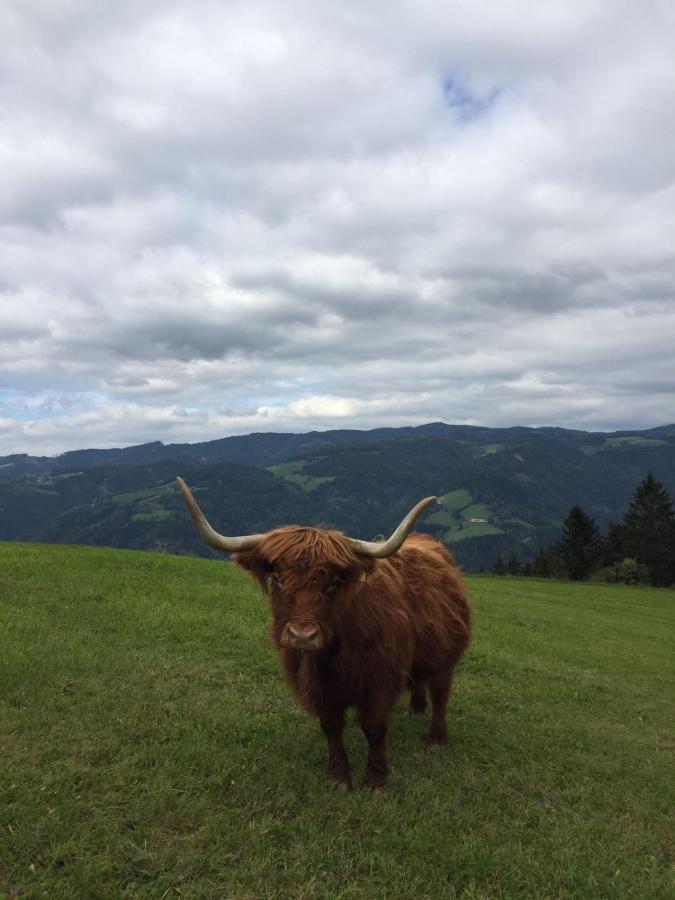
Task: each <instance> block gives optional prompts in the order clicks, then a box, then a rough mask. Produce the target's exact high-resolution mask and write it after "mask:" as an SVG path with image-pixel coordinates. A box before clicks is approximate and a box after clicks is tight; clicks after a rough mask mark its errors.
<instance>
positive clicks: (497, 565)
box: [492, 553, 508, 575]
mask: <svg viewBox="0 0 675 900" xmlns="http://www.w3.org/2000/svg"><path fill="white" fill-rule="evenodd" d="M492 571H493V572H494V574H495V575H506V573H507V572H508V566H507V565H506V561H505V559H504V557H503V556H502V555H501V553H498V554H497V559H496V560H495V561H494V562H493V564H492Z"/></svg>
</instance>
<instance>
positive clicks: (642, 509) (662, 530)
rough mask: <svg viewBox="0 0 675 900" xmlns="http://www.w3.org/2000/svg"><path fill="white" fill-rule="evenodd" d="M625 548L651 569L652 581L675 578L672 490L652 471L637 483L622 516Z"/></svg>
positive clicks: (660, 582) (666, 581)
mask: <svg viewBox="0 0 675 900" xmlns="http://www.w3.org/2000/svg"><path fill="white" fill-rule="evenodd" d="M623 540H624V552H625V553H626V555H627V556H630V557H632V558H633V559H635V560H637V561H638V562H639V563H642V564H643V565H645V566H647V568H648V569H649V575H650V582H651V584H653V585H656V586H660V587H666V586H668V585H669V584H672V583H673V582H674V581H675V512H673V502H672V500H671V498H670V494H669V493H668V491H667V490H666V489H665V488H664V486H663V485H662V484H661V482H659V481H657V480H656V479H655V478H654V476H653V475H652V474H651V472H650V473H649V475H647V477H646V478H645V479H644V481H642V482H641V484H639V485H638V487H637V488H636V490H635V494H634V495H633V499H632V500H631V502H630V505H629V507H628V511H627V512H626V515H625V516H624V520H623Z"/></svg>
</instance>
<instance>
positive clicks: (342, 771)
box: [320, 709, 352, 792]
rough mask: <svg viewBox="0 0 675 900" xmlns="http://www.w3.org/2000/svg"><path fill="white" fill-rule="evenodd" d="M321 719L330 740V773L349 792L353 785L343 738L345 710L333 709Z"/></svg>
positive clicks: (341, 787)
mask: <svg viewBox="0 0 675 900" xmlns="http://www.w3.org/2000/svg"><path fill="white" fill-rule="evenodd" d="M320 721H321V728H322V730H323V733H324V734H325V735H326V740H327V741H328V773H329V775H330V776H331V778H334V779H335V781H337V783H338V786H339V788H340V790H342V791H345V792H347V791H348V790H350V789H351V786H352V776H351V772H350V771H349V759H348V758H347V751H346V750H345V745H344V743H343V740H342V732H343V731H344V727H345V712H344V710H343V709H340V710H332V711H331V712H329V713H324V714H323V715H322V716H321V720H320Z"/></svg>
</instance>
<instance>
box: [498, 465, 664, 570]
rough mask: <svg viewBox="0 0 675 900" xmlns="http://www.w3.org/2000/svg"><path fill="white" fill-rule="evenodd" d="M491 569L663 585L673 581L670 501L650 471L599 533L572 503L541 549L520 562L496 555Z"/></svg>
mask: <svg viewBox="0 0 675 900" xmlns="http://www.w3.org/2000/svg"><path fill="white" fill-rule="evenodd" d="M492 571H493V573H494V574H495V575H525V576H532V577H535V578H568V579H570V580H571V581H585V580H588V579H592V580H595V581H605V582H615V583H623V584H651V585H653V586H655V587H668V586H669V585H671V584H674V583H675V512H674V511H673V502H672V499H671V497H670V495H669V493H668V491H667V490H666V489H665V488H664V486H663V484H661V482H659V481H657V480H656V479H655V478H654V476H653V475H652V474H651V473H650V474H649V475H647V477H646V478H645V479H644V480H643V481H642V482H641V483H640V484H639V485H638V486H637V488H636V489H635V493H634V495H633V498H632V500H631V501H630V503H629V506H628V509H627V510H626V513H625V515H624V517H623V520H622V521H621V522H610V524H609V527H608V529H607V533H606V534H605V535H601V534H600V531H599V529H598V527H597V525H596V523H595V521H594V519H593V518H592V517H591V516H589V515H588V514H587V513H585V512H584V510H583V509H582V508H581V506H579V505H578V504H576V505H574V506H573V507H572V508H571V509H570V511H569V513H568V515H567V517H566V519H565V521H564V522H563V526H562V533H561V536H560V539H559V540H558V541H554V542H552V543H550V544H547V545H546V546H544V547H541V548H540V549H539V550H538V551H537V553H536V554H535V555H534V557H532V558H531V559H529V560H526V561H525V562H523V561H521V559H520V558H519V556H518V554H517V553H512V554H511V555H510V556H508V557H507V556H504V555H503V554H499V555H498V556H497V558H496V559H495V561H494V563H493V565H492Z"/></svg>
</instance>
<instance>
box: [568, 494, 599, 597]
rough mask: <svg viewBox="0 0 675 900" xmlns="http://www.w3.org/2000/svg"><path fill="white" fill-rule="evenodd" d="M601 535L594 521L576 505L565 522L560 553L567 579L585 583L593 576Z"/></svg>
mask: <svg viewBox="0 0 675 900" xmlns="http://www.w3.org/2000/svg"><path fill="white" fill-rule="evenodd" d="M599 543H600V535H599V533H598V529H597V527H596V524H595V522H594V520H593V519H592V518H591V517H590V516H588V515H586V513H585V512H584V511H583V509H582V508H581V507H580V506H578V505H576V506H573V507H572V509H571V510H570V511H569V513H568V515H567V518H566V519H565V521H564V522H563V530H562V540H561V541H560V551H561V555H562V559H563V562H564V564H565V572H566V573H567V577H568V578H569V579H571V580H572V581H583V579H584V578H588V576H589V575H590V574H591V570H592V568H593V565H594V563H595V561H596V559H597V555H598V545H599Z"/></svg>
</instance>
